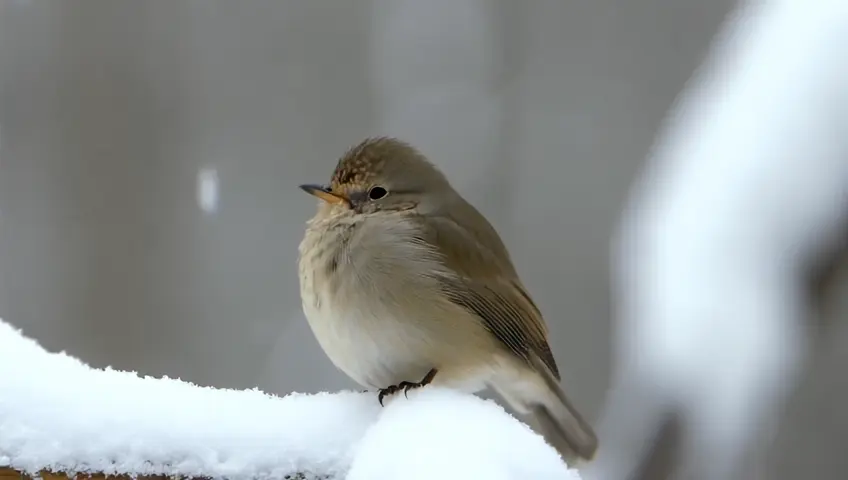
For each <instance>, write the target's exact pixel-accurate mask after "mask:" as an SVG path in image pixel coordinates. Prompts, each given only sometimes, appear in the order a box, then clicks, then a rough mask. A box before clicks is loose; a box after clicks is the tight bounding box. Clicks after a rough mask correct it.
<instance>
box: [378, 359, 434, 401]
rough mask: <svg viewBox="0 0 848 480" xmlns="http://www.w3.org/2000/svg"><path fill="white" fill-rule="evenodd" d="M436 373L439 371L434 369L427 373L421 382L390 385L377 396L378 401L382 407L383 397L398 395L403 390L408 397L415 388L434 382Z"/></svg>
mask: <svg viewBox="0 0 848 480" xmlns="http://www.w3.org/2000/svg"><path fill="white" fill-rule="evenodd" d="M436 373H438V370H437V369H435V368H432V369H430V371H429V372H427V375H424V378H422V379H421V381H420V382H407V381H405V380H404V381H403V382H400V383H398V384H397V385H389V386H388V387H386V388H382V389H380V393H379V394H378V395H377V400H379V402H380V405H383V397H385V396H386V395H393V394H395V393H397V392H398V391H399V390H400V389H403V396H404V397H406V396H407V392H409V391H410V390H412V389H415V388H421V387H423V386H424V385H428V384H429V383H430V382H432V381H433V377H435V376H436Z"/></svg>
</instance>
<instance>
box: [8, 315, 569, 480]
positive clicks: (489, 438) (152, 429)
mask: <svg viewBox="0 0 848 480" xmlns="http://www.w3.org/2000/svg"><path fill="white" fill-rule="evenodd" d="M0 342H2V345H3V349H2V350H0V378H2V379H3V381H2V382H0V466H10V467H12V468H15V469H18V470H22V471H25V472H28V473H36V472H38V471H40V470H45V469H47V470H53V471H63V472H79V473H88V472H104V473H107V474H117V473H127V474H136V475H142V474H146V475H152V474H164V475H183V476H192V477H201V476H202V477H209V478H222V477H226V478H228V479H233V480H238V479H247V478H252V479H253V478H280V479H281V478H284V477H285V476H286V475H292V474H295V473H302V474H304V475H305V476H306V478H345V477H347V478H351V479H354V480H356V479H374V480H379V479H381V478H425V477H427V478H434V477H437V478H442V479H450V478H462V479H467V478H480V479H483V478H486V479H505V480H506V479H513V478H514V479H526V478H537V479H546V478H564V479H566V480H575V479H579V476H578V474H577V473H576V471H573V470H572V471H569V470H567V467H566V466H565V464H564V463H563V462H562V461H561V460H560V459H559V457H558V456H557V455H556V453H555V451H554V450H553V449H552V448H550V447H549V446H547V445H546V444H545V443H544V441H543V440H542V438H541V437H539V436H538V435H536V434H535V433H533V432H532V431H531V430H530V429H529V428H528V427H526V426H525V425H524V424H522V423H520V422H518V421H517V420H516V419H515V418H513V417H511V416H510V415H508V414H507V413H506V412H505V411H503V410H502V409H501V408H500V407H499V406H498V405H497V404H495V403H493V402H490V401H484V400H482V399H479V398H477V397H474V396H471V395H465V394H460V393H456V392H450V391H443V390H439V389H432V388H425V389H422V390H419V391H412V392H410V393H409V398H408V399H406V398H403V396H395V397H393V398H391V399H388V401H387V405H386V407H384V408H383V407H380V405H379V403H378V402H377V399H376V395H375V394H374V393H357V392H340V393H332V394H331V393H320V394H315V395H304V394H290V395H287V396H285V397H282V398H281V397H276V396H272V395H268V394H266V393H263V392H261V391H259V390H246V391H238V390H227V389H215V388H209V387H200V386H197V385H193V384H191V383H188V382H184V381H181V380H177V379H170V378H151V377H140V376H138V375H137V374H136V373H134V372H121V371H116V370H112V369H105V370H96V369H92V368H90V367H89V366H87V365H86V364H84V363H82V362H80V361H79V360H77V359H75V358H73V357H70V356H68V355H66V354H64V353H58V354H57V353H48V352H45V351H44V350H43V349H42V348H41V347H40V346H39V345H38V344H37V343H36V342H35V341H33V340H31V339H28V338H25V337H23V336H22V335H21V333H20V332H19V331H18V330H17V329H15V328H14V327H12V326H10V325H9V324H7V323H5V322H3V321H2V320H0ZM348 472H349V473H348Z"/></svg>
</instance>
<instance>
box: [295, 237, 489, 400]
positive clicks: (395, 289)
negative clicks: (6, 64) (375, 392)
mask: <svg viewBox="0 0 848 480" xmlns="http://www.w3.org/2000/svg"><path fill="white" fill-rule="evenodd" d="M417 238H420V236H419V235H417V232H416V231H415V229H414V226H411V225H405V224H404V223H403V222H380V221H377V222H372V223H369V222H368V221H362V222H359V223H354V222H351V223H347V224H341V225H340V224H338V223H335V224H317V225H315V224H313V225H310V228H309V229H308V231H307V233H306V235H305V237H304V240H303V242H302V243H301V247H300V261H299V267H300V287H301V297H302V301H303V310H304V313H305V315H306V318H307V320H308V321H309V325H310V327H311V329H312V331H313V333H314V334H315V337H316V339H317V340H318V342H319V344H320V345H321V347H322V348H323V349H324V351H325V352H326V354H327V356H328V357H329V358H330V360H331V361H332V362H333V363H334V364H335V365H336V366H337V367H338V368H339V369H341V370H342V371H344V372H345V373H346V374H347V375H348V376H350V377H351V378H353V379H354V380H355V381H356V382H357V383H359V384H361V385H364V386H367V387H371V388H383V387H386V386H388V385H392V384H396V383H398V382H400V381H403V380H407V381H418V380H420V379H421V378H422V377H423V376H424V375H425V374H426V373H427V371H428V370H430V369H431V368H435V367H437V366H438V365H437V364H439V363H441V362H447V363H453V364H457V363H462V362H463V361H465V358H455V357H458V356H459V355H464V354H466V353H467V354H468V355H473V352H474V348H475V346H477V345H479V344H480V343H481V342H488V341H489V338H488V337H489V336H488V334H487V333H485V332H484V331H483V329H482V328H481V327H480V325H479V324H478V323H474V322H472V321H471V320H469V319H468V318H466V317H464V316H463V315H462V313H463V312H462V311H460V310H459V309H458V308H457V307H456V306H455V305H453V304H452V303H450V302H449V301H448V300H447V299H446V298H445V297H444V296H443V295H441V291H440V289H439V284H438V277H439V275H444V274H446V272H443V271H442V270H441V269H443V268H444V267H443V266H442V264H441V262H440V261H439V259H438V257H437V256H436V254H435V252H434V251H433V249H429V248H428V247H427V246H426V245H425V244H422V243H421V242H420V241H417V240H416V239H417ZM487 345H488V344H487ZM466 358H467V357H466Z"/></svg>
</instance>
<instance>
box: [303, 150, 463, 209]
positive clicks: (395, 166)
mask: <svg viewBox="0 0 848 480" xmlns="http://www.w3.org/2000/svg"><path fill="white" fill-rule="evenodd" d="M300 188H301V189H303V190H304V191H306V192H307V193H309V194H312V195H314V196H316V197H318V198H320V199H321V200H323V201H324V204H322V205H321V206H320V210H319V214H321V213H323V214H325V215H334V214H348V215H349V214H370V213H376V212H397V211H404V210H417V211H419V212H420V213H427V212H432V211H436V210H438V209H439V208H440V207H441V206H442V205H444V204H445V203H446V202H449V201H450V200H451V199H453V198H454V196H455V195H456V193H455V191H454V190H453V188H452V187H451V185H450V183H449V182H448V180H447V179H446V178H445V176H444V174H442V172H441V171H439V169H438V168H436V166H435V165H433V164H432V163H430V161H428V160H427V158H425V157H424V155H422V154H421V153H420V152H419V151H418V150H416V149H415V148H414V147H412V146H411V145H409V144H408V143H405V142H402V141H400V140H397V139H394V138H389V137H379V138H368V139H366V140H364V141H363V142H361V143H359V144H358V145H356V146H355V147H353V148H351V149H350V150H348V151H347V152H346V153H345V154H344V155H343V156H342V158H341V159H340V160H339V163H338V165H336V169H335V171H334V172H333V176H332V178H331V180H330V182H329V183H327V184H307V185H301V186H300Z"/></svg>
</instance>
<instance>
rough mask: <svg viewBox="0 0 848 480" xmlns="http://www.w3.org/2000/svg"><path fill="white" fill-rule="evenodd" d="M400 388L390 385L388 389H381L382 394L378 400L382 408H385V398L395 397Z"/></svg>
mask: <svg viewBox="0 0 848 480" xmlns="http://www.w3.org/2000/svg"><path fill="white" fill-rule="evenodd" d="M398 390H400V388H399V387H398V386H397V385H389V386H388V387H386V388H381V389H380V393H378V394H377V400H378V401H379V402H380V406H381V407H382V406H383V398H385V397H386V396H388V395H394V394H395V393H396V392H397V391H398Z"/></svg>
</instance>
